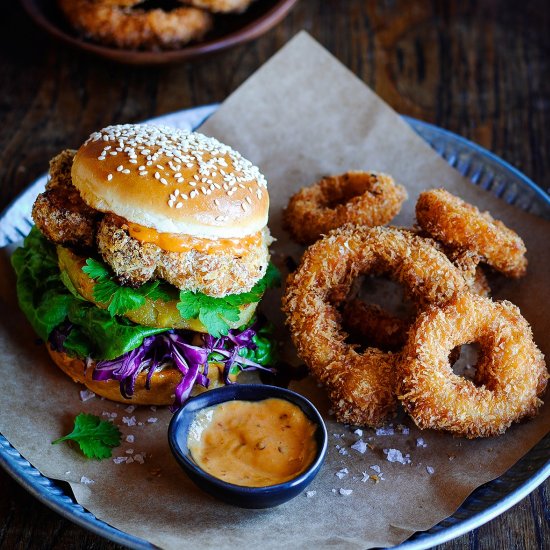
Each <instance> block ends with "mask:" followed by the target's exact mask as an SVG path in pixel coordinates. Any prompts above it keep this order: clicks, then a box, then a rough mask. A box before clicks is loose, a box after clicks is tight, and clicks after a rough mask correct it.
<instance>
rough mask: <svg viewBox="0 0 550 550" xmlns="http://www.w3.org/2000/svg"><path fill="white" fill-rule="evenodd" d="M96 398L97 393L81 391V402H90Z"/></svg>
mask: <svg viewBox="0 0 550 550" xmlns="http://www.w3.org/2000/svg"><path fill="white" fill-rule="evenodd" d="M94 397H95V393H94V392H93V391H90V390H81V392H80V400H81V401H84V402H86V401H89V400H90V399H93V398H94Z"/></svg>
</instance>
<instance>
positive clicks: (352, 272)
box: [283, 225, 465, 426]
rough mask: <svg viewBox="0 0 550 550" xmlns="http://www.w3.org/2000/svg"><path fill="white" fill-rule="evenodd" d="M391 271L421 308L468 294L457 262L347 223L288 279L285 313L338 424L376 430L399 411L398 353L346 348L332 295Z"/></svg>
mask: <svg viewBox="0 0 550 550" xmlns="http://www.w3.org/2000/svg"><path fill="white" fill-rule="evenodd" d="M380 271H382V272H388V273H390V275H391V276H392V277H394V278H395V279H396V280H397V281H399V282H400V283H402V284H403V286H404V288H405V290H406V291H407V292H408V293H409V294H410V295H411V297H412V299H413V300H414V301H416V302H418V303H420V304H421V305H426V304H433V303H435V304H441V303H445V302H446V301H448V300H449V299H450V298H451V297H452V296H453V295H454V294H455V293H456V292H458V291H462V290H463V289H464V288H465V282H464V279H463V278H462V276H461V274H460V273H459V271H458V270H457V269H456V268H455V267H454V266H453V265H452V264H451V262H450V261H449V260H448V259H447V258H446V257H445V256H444V255H443V254H442V253H441V252H439V251H438V250H436V249H435V248H434V247H433V246H432V245H431V244H429V242H428V241H426V240H424V239H421V238H419V237H416V236H414V235H412V234H411V233H410V232H406V231H400V230H398V229H392V228H383V227H376V228H372V229H369V228H366V227H355V226H351V225H346V226H344V227H341V228H339V229H337V230H335V231H332V232H331V233H330V234H329V235H328V236H326V237H324V238H323V239H321V240H319V241H318V242H316V243H315V244H314V245H312V246H311V247H309V249H308V250H306V252H305V254H304V256H303V258H302V261H301V264H300V266H299V267H298V269H297V270H296V271H295V272H294V273H293V274H291V275H290V276H289V279H288V281H287V288H286V292H285V296H284V298H283V310H284V312H285V313H286V316H287V318H286V322H287V326H288V327H289V329H290V331H291V335H292V339H293V342H294V344H295V346H296V348H297V350H298V354H299V356H300V357H301V358H302V360H303V361H304V362H305V363H306V365H307V366H308V368H309V370H310V371H311V373H312V374H313V375H314V376H315V377H316V378H318V379H319V380H320V381H321V382H322V383H323V384H324V385H325V386H326V387H327V389H328V391H329V396H330V399H331V401H332V405H333V408H334V410H335V413H336V417H337V419H338V421H340V422H346V423H350V424H354V425H367V426H376V425H378V424H380V422H382V421H383V420H384V418H385V417H386V416H387V415H388V414H389V413H390V412H392V411H393V410H394V408H395V405H396V398H395V395H394V382H395V369H394V362H395V358H396V356H395V355H392V354H391V353H386V352H383V351H381V350H379V349H377V348H367V349H366V350H365V351H364V352H362V353H358V352H357V351H356V350H355V349H354V347H353V346H350V345H348V344H346V342H345V339H346V334H345V333H344V332H343V331H342V330H341V326H340V314H339V313H338V310H337V309H336V306H335V304H332V303H330V301H329V297H330V294H331V291H332V289H334V288H343V287H345V286H347V287H348V288H349V287H351V284H352V282H353V280H354V279H355V278H356V277H357V276H358V275H360V274H364V273H369V272H380Z"/></svg>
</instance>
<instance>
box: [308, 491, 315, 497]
mask: <svg viewBox="0 0 550 550" xmlns="http://www.w3.org/2000/svg"><path fill="white" fill-rule="evenodd" d="M316 494H317V491H306V497H307V498H313V497H314V496H315V495H316Z"/></svg>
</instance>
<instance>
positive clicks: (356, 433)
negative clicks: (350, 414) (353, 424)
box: [353, 428, 363, 437]
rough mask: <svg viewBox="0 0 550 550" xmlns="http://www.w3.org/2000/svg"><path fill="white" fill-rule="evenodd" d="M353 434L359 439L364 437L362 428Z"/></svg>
mask: <svg viewBox="0 0 550 550" xmlns="http://www.w3.org/2000/svg"><path fill="white" fill-rule="evenodd" d="M353 433H354V434H355V435H357V436H359V437H362V436H363V430H361V429H360V428H357V429H356V430H355V431H354V432H353Z"/></svg>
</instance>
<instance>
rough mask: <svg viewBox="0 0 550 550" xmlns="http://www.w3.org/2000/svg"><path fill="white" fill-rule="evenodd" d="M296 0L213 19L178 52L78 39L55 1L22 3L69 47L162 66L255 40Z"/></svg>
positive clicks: (261, 0)
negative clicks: (195, 39) (202, 35)
mask: <svg viewBox="0 0 550 550" xmlns="http://www.w3.org/2000/svg"><path fill="white" fill-rule="evenodd" d="M297 1H298V0H257V1H256V2H254V3H252V5H251V6H250V8H249V9H248V10H247V11H246V12H245V13H242V14H232V15H216V16H215V17H216V20H215V24H214V29H213V30H212V31H211V32H209V33H208V34H207V35H206V37H205V38H204V39H203V40H201V41H200V42H192V43H190V44H189V45H187V46H184V47H182V48H180V49H178V50H168V51H139V50H127V49H120V48H114V47H111V46H102V45H100V44H96V43H94V42H91V41H90V40H88V39H85V38H82V37H80V36H79V35H78V34H77V33H76V31H74V30H72V29H71V27H70V26H69V25H68V23H67V22H66V21H65V19H64V17H63V14H62V13H61V12H60V11H59V10H58V8H57V6H56V2H55V0H21V3H22V4H23V7H24V8H25V10H26V11H27V13H28V14H29V15H30V17H31V18H32V19H33V20H34V22H35V23H36V24H37V25H38V26H39V27H42V28H43V29H44V30H45V31H47V32H48V33H49V34H50V35H51V36H53V37H54V38H56V39H57V40H60V41H61V42H63V43H65V44H68V45H70V46H72V47H75V48H78V49H81V50H84V51H86V52H89V53H91V54H94V55H98V56H100V57H103V58H106V59H110V60H112V61H116V62H119V63H126V64H131V65H162V64H168V63H177V62H181V61H189V60H191V59H196V58H198V57H201V56H205V55H210V54H213V53H216V52H219V51H222V50H225V49H227V48H231V47H233V46H236V45H237V44H243V43H245V42H248V41H250V40H254V39H255V38H257V37H258V36H261V35H262V34H264V33H266V32H267V31H268V30H269V29H271V28H272V27H274V26H275V25H276V24H277V23H279V22H280V21H281V20H282V19H283V18H284V17H285V16H286V14H287V13H288V12H289V11H290V9H291V8H292V7H293V6H294V4H296V2H297Z"/></svg>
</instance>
